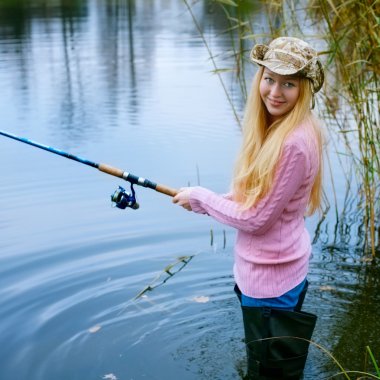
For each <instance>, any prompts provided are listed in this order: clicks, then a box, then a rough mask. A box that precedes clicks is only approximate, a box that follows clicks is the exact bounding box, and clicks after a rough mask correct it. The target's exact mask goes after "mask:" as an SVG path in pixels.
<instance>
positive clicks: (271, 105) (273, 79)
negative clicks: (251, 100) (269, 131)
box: [260, 68, 300, 123]
mask: <svg viewBox="0 0 380 380" xmlns="http://www.w3.org/2000/svg"><path fill="white" fill-rule="evenodd" d="M299 94H300V79H299V78H298V77H296V76H291V75H279V74H276V73H274V72H272V71H270V70H269V69H267V68H265V69H264V72H263V75H262V77H261V80H260V96H261V99H262V101H263V102H264V104H265V107H266V109H267V111H268V114H269V118H270V120H269V121H270V122H271V123H273V122H274V121H276V120H278V119H279V118H281V117H282V116H284V115H285V114H286V113H288V112H289V111H291V110H292V109H293V107H294V106H295V105H296V103H297V100H298V97H299Z"/></svg>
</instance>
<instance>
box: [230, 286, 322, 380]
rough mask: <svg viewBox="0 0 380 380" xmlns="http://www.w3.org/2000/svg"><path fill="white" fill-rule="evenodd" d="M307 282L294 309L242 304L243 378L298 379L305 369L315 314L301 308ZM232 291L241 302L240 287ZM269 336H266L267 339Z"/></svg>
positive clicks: (315, 319) (259, 379)
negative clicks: (244, 347)
mask: <svg viewBox="0 0 380 380" xmlns="http://www.w3.org/2000/svg"><path fill="white" fill-rule="evenodd" d="M306 290H307V284H306V286H305V288H304V289H303V291H302V293H301V295H300V298H299V301H298V304H297V306H296V307H295V311H289V310H282V309H275V308H270V307H246V306H242V307H241V308H242V312H243V323H244V333H245V344H246V350H247V376H246V379H247V380H298V379H300V377H301V375H302V373H303V370H304V368H305V363H306V358H307V354H308V349H309V342H308V341H309V340H310V339H311V336H312V334H313V331H314V327H315V323H316V321H317V316H316V315H314V314H310V313H305V312H303V311H301V307H302V303H303V300H304V298H305V294H306ZM235 292H236V294H237V296H238V298H239V300H240V303H241V292H240V289H239V288H238V287H237V286H236V285H235ZM268 338H269V339H268Z"/></svg>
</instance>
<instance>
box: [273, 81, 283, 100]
mask: <svg viewBox="0 0 380 380" xmlns="http://www.w3.org/2000/svg"><path fill="white" fill-rule="evenodd" d="M270 93H271V96H272V97H273V98H278V97H280V96H281V94H282V92H281V85H280V84H279V83H274V84H273V85H272V86H271V91H270Z"/></svg>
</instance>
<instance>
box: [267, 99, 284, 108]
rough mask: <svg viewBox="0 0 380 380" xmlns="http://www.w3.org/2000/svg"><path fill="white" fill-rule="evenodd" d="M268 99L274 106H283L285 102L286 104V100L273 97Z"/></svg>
mask: <svg viewBox="0 0 380 380" xmlns="http://www.w3.org/2000/svg"><path fill="white" fill-rule="evenodd" d="M267 99H268V102H269V103H270V104H271V105H272V106H273V107H279V106H282V105H283V104H285V103H286V102H281V101H279V100H273V99H269V98H267Z"/></svg>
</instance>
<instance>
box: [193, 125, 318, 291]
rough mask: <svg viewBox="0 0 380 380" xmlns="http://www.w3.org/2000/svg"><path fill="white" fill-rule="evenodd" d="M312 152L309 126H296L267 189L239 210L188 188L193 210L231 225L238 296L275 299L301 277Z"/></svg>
mask: <svg viewBox="0 0 380 380" xmlns="http://www.w3.org/2000/svg"><path fill="white" fill-rule="evenodd" d="M317 152H318V151H317V144H316V141H315V137H314V134H313V132H312V129H311V126H310V125H308V124H305V125H301V126H300V127H298V128H297V129H296V130H295V131H294V132H293V133H292V134H291V135H290V136H289V137H288V138H287V140H286V141H285V143H284V147H283V152H282V155H281V158H280V161H279V163H278V166H277V170H276V174H275V179H274V184H273V187H272V190H271V191H270V192H269V193H268V195H267V196H265V197H264V198H263V199H261V200H260V201H259V202H258V203H257V204H256V205H255V206H253V207H251V208H250V209H248V210H245V211H242V210H241V209H239V204H238V203H236V202H234V201H232V200H231V199H230V198H229V197H223V196H222V195H218V194H215V193H213V192H212V191H210V190H207V189H205V188H202V187H195V188H194V189H193V190H192V191H191V194H190V205H191V207H192V209H193V211H194V212H197V213H200V214H208V215H210V216H212V217H213V218H214V219H216V220H217V221H219V222H221V223H224V224H226V225H229V226H232V227H234V228H236V229H237V237H236V244H235V264H234V277H235V281H236V283H237V285H238V286H239V288H240V290H241V291H242V292H243V294H245V295H247V296H250V297H255V298H269V297H279V296H280V295H282V294H284V293H286V292H287V291H289V290H291V289H292V288H294V287H295V286H296V285H298V284H299V283H300V282H301V281H303V280H304V278H305V277H306V275H307V272H308V265H309V258H310V254H311V243H310V237H309V234H308V232H307V230H306V229H305V224H304V214H305V211H306V208H307V204H308V200H309V196H310V191H311V188H312V186H313V183H314V179H315V176H316V174H317V172H318V168H319V165H320V163H319V158H318V153H317Z"/></svg>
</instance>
